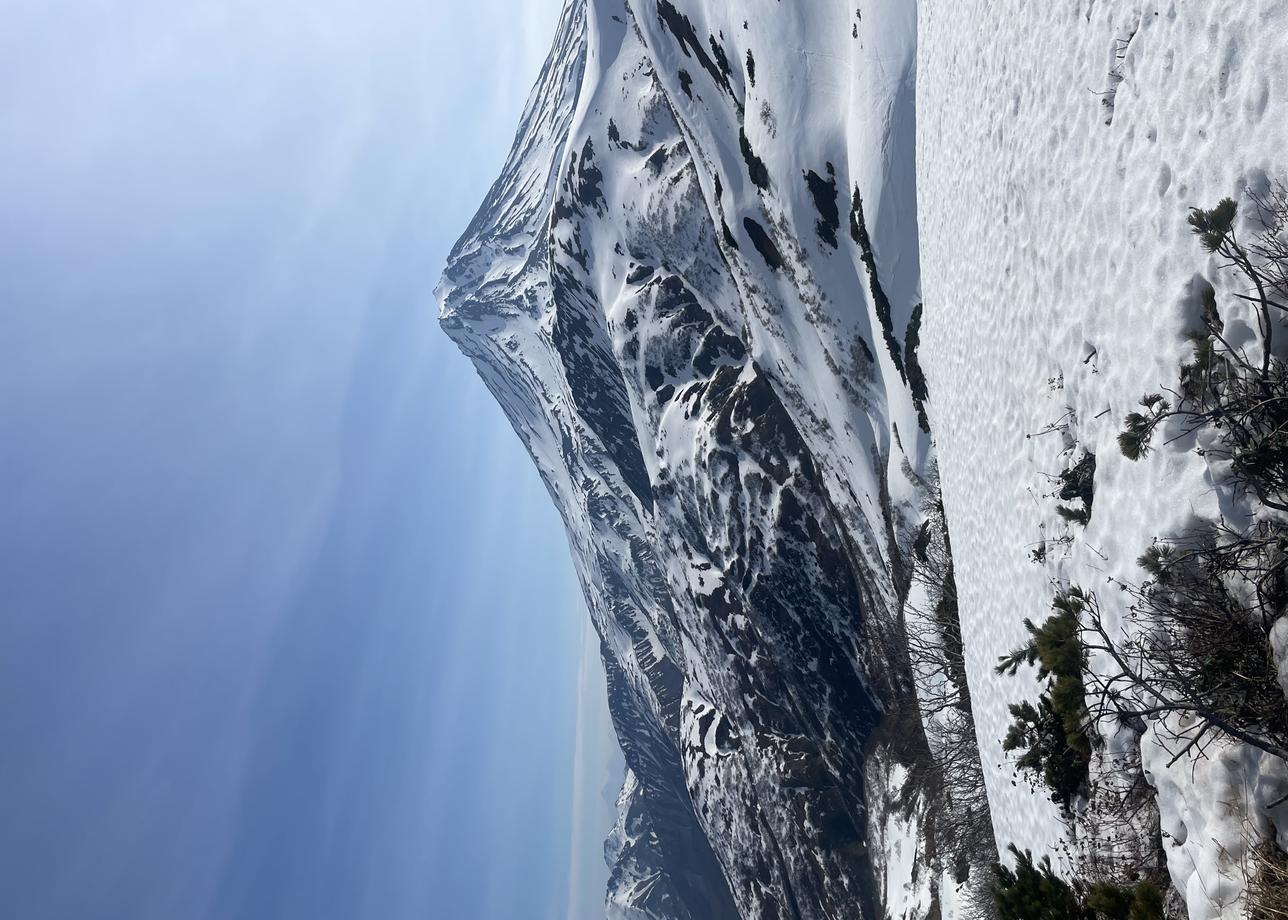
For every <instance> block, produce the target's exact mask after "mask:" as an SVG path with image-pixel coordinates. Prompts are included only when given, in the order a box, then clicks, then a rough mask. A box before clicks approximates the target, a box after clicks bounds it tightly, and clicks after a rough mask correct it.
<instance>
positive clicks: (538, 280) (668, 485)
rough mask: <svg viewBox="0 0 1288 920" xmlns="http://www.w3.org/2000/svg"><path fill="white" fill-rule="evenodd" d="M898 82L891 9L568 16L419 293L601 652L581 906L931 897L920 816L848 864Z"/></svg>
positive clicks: (893, 454)
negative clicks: (593, 810)
mask: <svg viewBox="0 0 1288 920" xmlns="http://www.w3.org/2000/svg"><path fill="white" fill-rule="evenodd" d="M914 64H915V19H914V17H913V15H912V8H911V7H909V6H908V5H907V4H903V3H897V2H887V3H874V4H871V5H870V6H869V8H867V9H864V10H863V11H862V12H861V15H860V14H859V12H858V11H856V10H854V9H852V8H849V7H846V6H844V5H841V4H838V3H829V4H816V5H813V6H811V7H809V8H798V7H792V6H790V5H785V4H780V3H778V2H776V0H759V2H755V3H744V4H738V5H733V4H723V3H710V2H697V0H687V2H676V3H672V2H668V0H631V2H629V3H626V4H623V3H621V2H620V0H618V2H613V0H595V2H585V0H571V2H570V3H569V4H568V7H567V9H566V10H565V14H564V18H563V22H562V24H561V26H560V32H559V35H558V37H557V39H556V42H555V47H554V50H553V51H552V53H551V56H550V59H549V60H548V62H547V65H546V67H545V70H544V72H543V74H542V77H541V79H540V80H539V82H538V86H537V87H536V89H535V90H534V93H533V96H532V98H531V101H530V103H529V108H528V111H527V113H526V114H525V116H524V120H523V123H522V124H521V126H520V129H519V133H518V137H517V139H516V143H515V147H514V150H513V152H512V154H511V157H510V160H509V162H508V163H507V165H506V167H505V169H504V171H503V173H502V176H501V178H500V179H499V180H498V182H497V184H496V186H495V187H494V188H493V190H492V192H491V193H490V194H489V196H488V198H487V200H486V201H485V202H484V204H483V206H482V208H481V209H480V211H479V214H478V217H477V218H476V219H475V221H474V223H473V224H472V225H471V227H470V228H469V229H468V230H467V232H466V234H465V236H464V237H463V238H462V239H461V241H460V243H459V244H458V246H457V247H456V249H455V251H454V252H453V254H452V256H451V259H450V260H449V265H448V268H447V271H446V273H445V275H444V279H443V281H442V283H441V285H440V288H439V297H440V301H441V304H442V323H443V326H444V328H445V329H446V330H447V332H448V333H449V334H450V335H451V336H452V337H453V339H455V340H456V342H457V343H458V344H459V345H460V347H461V348H462V350H464V351H465V353H466V354H468V355H469V356H470V357H471V358H472V359H473V360H474V362H475V364H476V366H477V367H478V369H479V373H480V375H481V376H482V378H483V379H484V381H485V383H486V384H487V385H488V386H489V388H490V389H491V390H492V392H493V393H494V394H495V395H496V397H497V399H498V401H499V402H500V403H501V405H502V406H503V408H504V409H505V411H506V412H507V414H508V415H509V416H510V418H511V420H512V422H513V424H514V427H515V430H516V432H517V433H518V434H519V436H520V437H521V438H522V439H523V441H524V443H525V444H526V445H527V446H528V448H529V450H530V451H531V453H532V455H533V459H534V461H535V462H536V464H537V466H538V468H539V470H540V472H541V474H542V476H543V477H544V478H545V481H546V483H547V485H548V486H549V489H550V492H551V495H552V497H553V499H554V500H555V502H556V503H557V505H558V506H559V508H560V510H561V512H562V514H563V516H564V520H565V522H566V524H567V528H568V535H569V542H570V546H571V549H572V552H573V555H574V558H575V561H576V564H577V568H578V571H579V573H580V575H581V578H582V582H583V586H584V588H585V593H586V597H587V602H588V605H589V608H590V611H591V616H592V619H593V620H594V623H595V626H596V628H597V630H598V631H599V633H600V635H601V637H602V639H603V652H604V660H605V667H606V670H607V673H608V682H609V694H610V706H611V709H612V713H613V716H614V721H615V725H616V727H617V731H618V735H619V738H620V740H621V742H622V746H623V750H624V753H625V756H626V760H627V764H628V767H629V768H630V774H629V776H628V779H627V784H626V786H625V787H624V789H623V794H622V798H621V801H620V803H619V804H620V811H621V815H622V817H621V820H620V821H619V825H618V827H617V828H616V829H615V831H614V833H613V835H612V836H611V838H610V841H609V847H608V855H609V857H610V859H611V861H612V863H613V877H612V880H611V882H610V889H609V892H608V902H609V913H610V916H614V917H632V918H634V917H656V918H663V917H666V918H670V917H680V918H683V917H692V918H695V920H699V918H701V920H710V918H719V917H724V916H734V915H738V916H742V917H747V918H762V917H763V918H778V917H784V918H785V917H798V918H820V920H822V918H825V917H833V918H834V917H874V918H875V917H878V916H881V915H882V913H883V911H884V907H885V905H883V904H882V903H881V902H882V900H883V897H882V891H884V890H885V889H888V888H889V887H890V886H892V885H893V886H894V887H895V888H898V889H899V890H900V892H903V890H904V889H910V890H911V889H915V892H914V894H912V895H910V896H909V895H905V894H903V893H901V894H900V895H899V898H900V903H901V904H902V905H903V906H901V907H899V908H898V910H897V912H898V913H899V914H900V915H902V914H903V913H904V908H905V907H909V908H911V907H912V906H914V905H915V904H917V903H919V904H920V909H921V910H922V911H924V910H926V909H929V907H930V901H931V899H932V898H933V895H932V894H931V887H932V886H931V885H930V884H929V883H927V882H925V881H924V878H923V880H922V881H918V882H915V883H914V881H913V880H912V878H911V877H913V876H915V875H916V873H917V872H918V871H919V869H918V865H919V863H918V860H919V859H921V860H922V861H924V858H925V854H924V852H922V851H921V849H920V848H921V847H923V846H924V840H922V839H921V838H919V836H918V835H917V834H916V833H915V831H914V832H911V833H910V832H909V829H910V828H911V829H915V826H916V823H915V820H914V821H913V822H912V824H910V825H908V826H906V827H903V829H902V831H901V833H902V835H903V836H904V837H906V838H907V839H906V842H905V843H904V844H903V845H902V847H901V849H900V854H899V856H898V859H897V860H896V861H895V865H894V866H893V871H894V874H895V875H896V876H901V877H902V876H909V878H907V879H903V880H902V881H900V880H892V878H891V875H890V872H888V871H887V868H888V866H887V863H888V862H889V860H888V854H887V852H886V851H885V849H884V847H883V846H877V847H876V848H871V847H870V846H869V841H870V840H881V839H884V837H883V835H882V834H881V833H877V831H880V830H881V829H882V828H885V827H886V826H887V821H888V820H893V818H892V817H890V815H891V814H892V813H891V810H890V808H889V803H888V802H887V801H886V798H887V797H888V796H890V795H893V793H894V792H895V791H897V790H892V789H891V788H889V785H890V784H889V783H888V782H887V779H889V778H891V777H893V778H896V779H897V778H898V774H897V771H893V770H891V769H888V768H887V765H888V763H889V762H890V758H889V757H886V756H884V755H883V750H884V749H883V747H882V745H883V744H885V743H886V742H884V741H873V740H872V739H873V733H874V731H875V730H876V729H877V727H878V726H879V725H880V724H881V723H882V721H883V712H884V711H885V709H886V706H887V704H888V703H889V702H890V701H891V700H895V699H900V698H907V697H908V696H909V695H910V694H911V692H912V691H911V684H910V674H909V666H908V661H907V657H906V653H903V652H901V649H902V640H901V635H902V632H901V631H902V619H901V617H900V603H901V600H902V597H903V595H904V594H905V593H906V591H907V587H908V560H907V554H908V547H909V545H910V544H911V541H912V537H913V534H914V532H915V530H916V528H917V527H918V526H919V524H920V504H921V501H922V499H923V498H924V483H923V482H922V481H921V477H922V476H923V475H924V474H925V472H926V471H927V469H928V466H929V463H930V459H931V458H930V440H929V436H928V433H927V432H926V431H925V430H923V429H922V427H921V425H920V424H919V421H918V416H917V411H916V407H915V406H914V401H913V398H912V390H911V387H910V385H909V383H908V376H909V368H908V367H907V364H908V363H909V361H910V360H915V356H913V357H911V358H910V354H909V353H907V351H906V349H905V347H904V338H905V333H906V330H907V328H908V324H909V322H910V319H911V318H912V316H913V308H914V307H915V306H916V304H917V302H918V299H919V293H918V285H919V277H918V275H919V268H918V263H917V245H916V219H915V199H916V192H915V184H914V183H915V176H914V172H913V162H914V161H913V157H912V143H913V139H914V135H915V123H914V120H913V110H912V103H913V96H914V84H913V75H914ZM911 731H912V734H913V736H914V737H915V736H916V735H917V733H918V732H919V731H920V725H919V723H917V724H914V725H913V726H912V727H911ZM905 734H906V733H905ZM900 740H901V743H902V744H903V745H904V746H905V747H907V746H910V745H914V746H915V740H914V741H909V740H908V739H907V738H901V739H900ZM922 743H923V744H924V741H923V742H922ZM874 745H875V746H874ZM869 762H874V763H877V764H878V765H879V767H878V768H876V769H871V770H870V769H868V766H867V765H868V763H869ZM870 812H871V813H874V814H876V815H878V816H880V825H881V826H880V827H870V826H869V824H870V822H869V814H870ZM891 826H893V825H891ZM901 827H902V825H901ZM923 876H924V871H923ZM878 879H884V880H885V884H884V885H879V884H878V881H877V880H878ZM879 888H880V889H882V891H879V890H878V889H879ZM905 902H906V903H905Z"/></svg>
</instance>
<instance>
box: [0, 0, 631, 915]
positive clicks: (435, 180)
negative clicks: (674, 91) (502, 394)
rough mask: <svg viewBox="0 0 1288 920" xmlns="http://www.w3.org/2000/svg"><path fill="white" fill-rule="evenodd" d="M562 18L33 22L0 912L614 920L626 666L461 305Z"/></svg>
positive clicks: (225, 15)
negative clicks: (604, 844)
mask: <svg viewBox="0 0 1288 920" xmlns="http://www.w3.org/2000/svg"><path fill="white" fill-rule="evenodd" d="M557 6H558V3H557V0H540V2H522V3H521V2H520V0H475V2H472V3H468V4H465V3H451V2H446V0H308V2H304V0H272V2H263V0H183V2H175V0H61V2H60V0H9V2H7V3H6V4H5V10H4V26H3V28H0V486H2V487H3V490H4V496H5V501H4V515H3V519H2V522H0V592H2V594H0V596H2V597H3V607H0V916H3V917H14V918H22V920H46V918H48V920H69V918H74V920H97V918H105V920H106V918H125V920H151V918H156V920H189V918H193V920H204V918H220V920H223V918H228V920H257V918H264V920H293V918H301V920H305V918H307V920H327V918H335V920H354V918H373V920H401V918H442V920H528V918H537V920H545V918H557V920H562V918H564V917H565V916H571V917H577V918H579V920H580V918H582V917H589V916H593V915H594V910H593V908H591V909H587V908H585V907H584V905H585V904H592V905H594V904H598V903H599V897H600V892H601V891H602V868H599V867H598V866H597V865H596V862H595V861H596V859H598V854H599V852H600V843H599V838H600V837H602V834H603V832H604V831H605V830H606V829H607V828H606V826H605V824H604V822H605V821H607V820H608V817H607V813H606V809H605V807H604V805H603V803H602V796H601V790H602V788H603V785H604V779H605V776H606V775H607V772H608V770H609V766H608V765H607V761H608V759H609V755H608V753H607V751H608V749H609V747H610V745H609V743H608V736H607V734H606V731H605V728H604V722H603V720H604V715H603V707H602V703H601V702H600V701H599V700H598V693H599V691H598V690H597V689H596V688H595V682H596V679H597V678H598V680H600V681H602V676H599V675H597V674H596V673H595V671H594V668H593V667H592V668H591V670H590V671H589V672H588V671H586V669H585V668H584V667H583V664H584V663H583V661H582V656H583V649H584V648H585V647H587V646H588V645H589V646H591V647H592V648H593V643H588V642H587V641H586V636H585V634H584V633H583V627H582V616H583V613H582V611H581V603H580V599H579V597H578V595H577V590H576V587H575V583H574V581H573V577H572V574H571V566H570V564H569V562H568V559H567V549H566V544H565V542H564V538H563V533H562V529H561V526H560V524H559V521H558V518H557V515H556V514H555V513H554V511H553V509H552V507H551V506H550V503H549V499H548V497H547V495H546V493H545V490H544V488H543V487H542V486H541V485H540V483H539V481H538V479H537V477H536V474H535V472H534V471H533V469H532V467H531V465H530V464H529V462H528V460H527V457H526V455H525V454H524V453H523V452H522V450H521V449H520V447H519V446H518V443H517V440H516V439H515V438H514V436H513V434H512V433H511V432H510V430H509V428H508V426H507V424H506V423H505V421H504V419H503V418H502V416H501V414H500V412H499V410H498V409H497V408H496V407H495V405H494V404H493V403H492V401H491V399H490V397H489V396H488V395H487V394H486V392H485V391H484V389H483V387H482V386H481V384H480V383H479V382H478V381H477V379H476V378H475V376H474V374H473V370H472V369H471V368H470V367H469V365H468V364H467V363H466V362H465V361H464V360H463V359H461V358H460V357H459V356H458V355H457V354H456V352H455V351H454V350H453V348H452V347H451V345H450V343H449V342H448V341H447V340H446V338H445V337H444V336H443V335H442V334H441V333H440V332H439V330H438V328H437V324H436V318H435V317H436V309H435V306H434V304H433V299H432V295H431V291H432V288H433V285H434V282H435V280H436V277H437V274H438V272H439V270H440V269H441V266H442V262H443V259H444V257H445V256H446V253H447V250H448V248H449V247H450V245H451V243H452V242H453V241H454V239H455V237H456V236H457V235H458V233H459V232H460V231H461V230H462V229H463V228H464V227H465V225H466V223H467V222H468V220H469V218H470V216H471V215H472V213H473V210H474V207H475V205H476V204H477V202H478V201H480V200H481V198H482V196H483V194H484V192H485V191H486V188H487V186H488V184H489V183H490V182H491V179H492V178H493V175H494V173H495V172H496V171H497V170H498V169H499V167H500V164H501V162H502V160H503V158H504V155H505V153H506V151H507V150H508V148H509V142H510V135H511V132H512V130H513V126H514V124H515V123H516V121H517V118H518V113H519V111H520V109H521V106H522V103H523V100H524V97H525V96H526V93H527V89H528V86H529V84H530V83H531V81H532V79H533V78H534V77H535V74H536V70H537V68H538V66H539V63H540V59H541V57H542V56H543V55H544V52H545V50H546V47H547V45H548V42H549V39H550V37H551V34H552V31H553V26H554V22H555V19H556V16H557V12H558V10H557ZM592 664H594V663H593V661H592ZM587 688H590V690H594V691H595V692H590V690H588V689H587ZM579 697H580V699H579ZM579 728H580V730H581V736H580V739H579V738H578V731H579ZM577 750H580V751H581V752H582V754H581V761H580V762H579V763H577V764H574V751H577ZM587 777H589V779H587ZM574 814H575V815H576V816H577V817H575V818H574ZM574 824H576V825H577V826H574ZM587 827H590V828H592V829H594V828H597V830H596V831H595V833H591V834H589V835H588V834H587V833H586V828H587ZM574 839H575V840H577V843H576V844H575V845H573V844H572V843H571V841H573V840H574ZM599 862H601V863H602V860H599ZM597 873H598V875H597ZM570 878H571V882H570ZM570 888H571V894H570ZM570 899H571V900H573V901H576V902H578V905H576V906H574V907H569V906H568V902H569V900H570ZM601 915H602V914H601Z"/></svg>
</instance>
